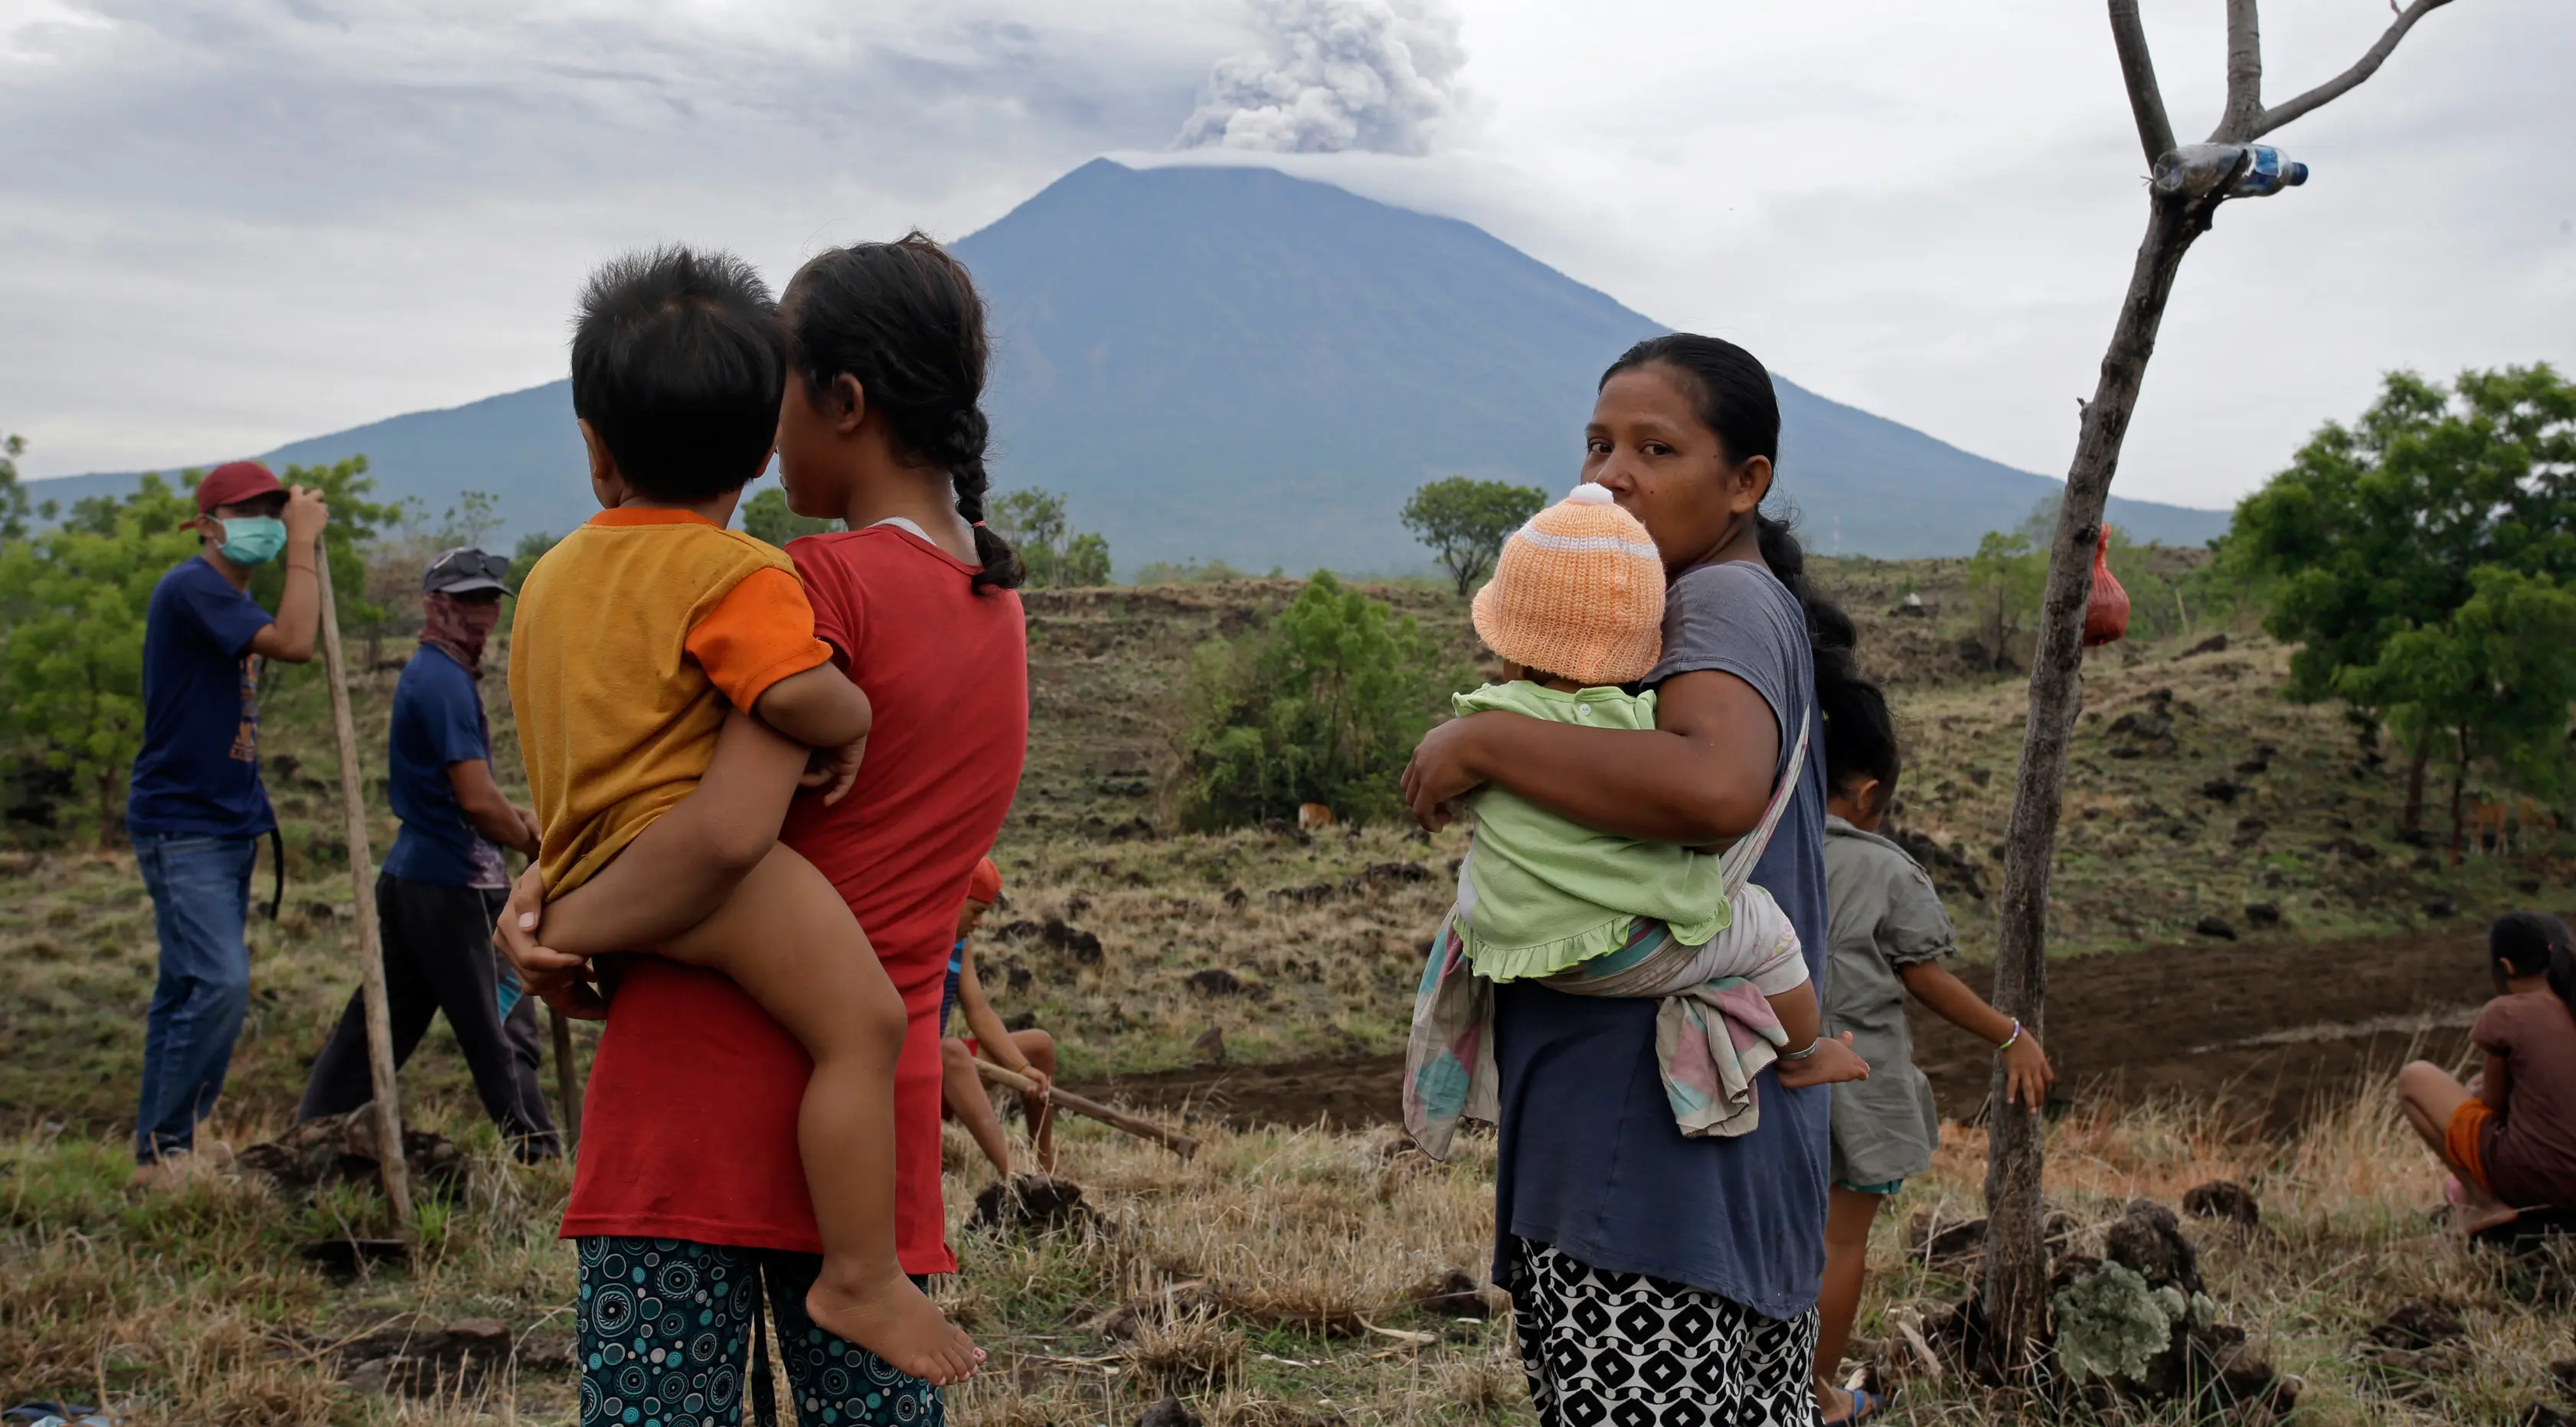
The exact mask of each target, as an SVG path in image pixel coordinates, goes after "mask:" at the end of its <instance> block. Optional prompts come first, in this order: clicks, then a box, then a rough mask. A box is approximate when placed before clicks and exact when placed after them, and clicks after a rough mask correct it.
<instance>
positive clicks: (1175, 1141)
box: [975, 1059, 1199, 1159]
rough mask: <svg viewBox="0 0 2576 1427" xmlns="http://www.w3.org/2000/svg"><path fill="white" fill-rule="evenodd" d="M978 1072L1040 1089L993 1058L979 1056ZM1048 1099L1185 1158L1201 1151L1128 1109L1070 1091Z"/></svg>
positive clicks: (1000, 1082) (1018, 1087) (994, 1079)
mask: <svg viewBox="0 0 2576 1427" xmlns="http://www.w3.org/2000/svg"><path fill="white" fill-rule="evenodd" d="M975 1073H976V1074H977V1075H980V1076H982V1077H984V1078H985V1079H986V1080H989V1081H992V1082H993V1083H994V1084H996V1085H1005V1086H1008V1087H1010V1088H1011V1089H1013V1090H1018V1091H1022V1092H1026V1091H1030V1090H1035V1089H1037V1088H1038V1087H1037V1082H1035V1081H1033V1080H1031V1079H1029V1078H1028V1077H1027V1076H1025V1075H1022V1074H1020V1073H1019V1072H1018V1071H1015V1070H1004V1069H1003V1068H1002V1067H1000V1066H998V1065H995V1064H994V1063H993V1062H991V1061H989V1060H983V1059H978V1060H977V1061H976V1062H975ZM1047 1099H1048V1100H1049V1101H1051V1102H1053V1104H1054V1105H1055V1107H1056V1108H1057V1109H1059V1110H1070V1111H1072V1112H1073V1113H1074V1114H1077V1115H1080V1116H1082V1117H1083V1118H1084V1119H1086V1120H1098V1121H1099V1122H1100V1123H1102V1124H1104V1125H1107V1126H1109V1127H1110V1128H1111V1129H1113V1130H1125V1131H1126V1132H1127V1133H1129V1134H1131V1135H1134V1136H1135V1137H1136V1138H1138V1139H1140V1140H1152V1141H1153V1142H1154V1143H1156V1144H1158V1145H1161V1146H1163V1147H1164V1148H1165V1149H1168V1150H1170V1151H1172V1152H1173V1153H1174V1154H1177V1155H1179V1156H1180V1157H1181V1158H1183V1159H1188V1158H1189V1157H1190V1156H1192V1155H1194V1154H1197V1153H1198V1152H1199V1142H1198V1140H1197V1139H1195V1138H1193V1137H1192V1136H1189V1135H1185V1134H1183V1133H1181V1132H1180V1131H1178V1130H1175V1129H1171V1128H1168V1127H1166V1126H1163V1125H1157V1124H1155V1123H1154V1122H1153V1121H1151V1120H1141V1119H1138V1118H1137V1117H1135V1116H1134V1115H1130V1114H1128V1113H1127V1112H1125V1111H1124V1110H1112V1109H1110V1108H1109V1107H1108V1106H1106V1105H1103V1104H1101V1103H1100V1102H1099V1101H1097V1100H1087V1099H1084V1098H1083V1097H1082V1096H1079V1095H1076V1094H1074V1093H1073V1092H1072V1091H1070V1090H1050V1091H1048V1092H1047Z"/></svg>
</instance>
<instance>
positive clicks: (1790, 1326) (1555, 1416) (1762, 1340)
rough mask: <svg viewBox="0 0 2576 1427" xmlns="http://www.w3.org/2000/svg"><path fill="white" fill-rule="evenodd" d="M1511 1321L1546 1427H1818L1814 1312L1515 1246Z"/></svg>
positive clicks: (1529, 1245)
mask: <svg viewBox="0 0 2576 1427" xmlns="http://www.w3.org/2000/svg"><path fill="white" fill-rule="evenodd" d="M1512 1243H1513V1250H1514V1254H1515V1257H1516V1260H1517V1262H1516V1264H1515V1266H1514V1269H1513V1272H1512V1273H1511V1275H1510V1277H1511V1280H1512V1281H1511V1282H1509V1283H1507V1284H1505V1285H1503V1286H1504V1287H1505V1288H1506V1289H1507V1290H1509V1291H1510V1293H1511V1295H1512V1322H1513V1326H1514V1327H1515V1329H1516V1330H1517V1331H1518V1334H1519V1337H1520V1347H1521V1367H1522V1369H1523V1370H1524V1371H1526V1372H1527V1373H1528V1374H1529V1384H1530V1401H1531V1403H1532V1404H1533V1405H1534V1406H1536V1407H1537V1409H1538V1420H1539V1427H1596V1424H1608V1427H1815V1424H1816V1421H1817V1416H1816V1393H1815V1384H1814V1382H1813V1380H1812V1378H1811V1376H1810V1374H1811V1373H1812V1372H1813V1371H1814V1364H1815V1360H1816V1314H1815V1310H1814V1309H1809V1310H1808V1311H1807V1312H1805V1313H1802V1314H1800V1315H1798V1316H1797V1317H1795V1318H1791V1319H1788V1320H1786V1321H1782V1320H1780V1319H1776V1318H1765V1317H1763V1316H1762V1315H1761V1314H1759V1313H1756V1312H1754V1311H1753V1310H1752V1309H1750V1308H1747V1307H1745V1306H1744V1305H1743V1304H1741V1303H1736V1302H1733V1301H1731V1300H1729V1299H1725V1298H1720V1297H1719V1296H1717V1295H1716V1294H1714V1293H1710V1292H1707V1291H1705V1290H1703V1289H1697V1288H1689V1287H1685V1286H1684V1285H1681V1284H1678V1283H1672V1282H1668V1281H1667V1280H1664V1279H1660V1278H1651V1277H1648V1276H1647V1275H1645V1274H1638V1273H1615V1272H1612V1271H1610V1270H1608V1269H1597V1268H1593V1267H1591V1266H1590V1265H1588V1264H1584V1263H1580V1262H1577V1261H1576V1260H1574V1259H1572V1258H1568V1257H1567V1256H1566V1255H1564V1254H1562V1253H1560V1252H1558V1251H1557V1249H1556V1246H1555V1245H1553V1244H1542V1243H1537V1242H1534V1241H1532V1240H1529V1239H1514V1240H1513V1241H1512Z"/></svg>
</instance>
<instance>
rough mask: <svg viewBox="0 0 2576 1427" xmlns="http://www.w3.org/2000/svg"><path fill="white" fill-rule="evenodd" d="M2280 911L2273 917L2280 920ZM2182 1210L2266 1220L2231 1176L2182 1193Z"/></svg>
mask: <svg viewBox="0 0 2576 1427" xmlns="http://www.w3.org/2000/svg"><path fill="white" fill-rule="evenodd" d="M2278 919H2279V917H2278V915H2277V914H2275V916H2274V920H2276V921H2277V920H2278ZM2182 1212H2184V1213H2186V1214H2189V1215H2190V1216H2192V1217H2193V1218H2195V1219H2225V1220H2227V1221H2229V1222H2230V1223H2234V1224H2241V1225H2243V1226H2244V1227H2246V1228H2248V1229H2251V1228H2255V1227H2257V1226H2259V1225H2260V1224H2261V1223H2262V1222H2263V1205H2262V1203H2261V1202H2260V1201H2259V1200H2257V1199H2255V1197H2254V1191H2252V1190H2250V1189H2247V1188H2246V1187H2245V1186H2244V1185H2242V1184H2239V1183H2237V1182H2236V1181H2234V1180H2232V1179H2213V1180H2211V1181H2210V1182H2209V1183H2207V1184H2202V1185H2196V1186H2194V1187H2193V1188H2192V1189H2190V1190H2189V1191H2187V1192H2185V1193H2184V1195H2183V1196H2182Z"/></svg>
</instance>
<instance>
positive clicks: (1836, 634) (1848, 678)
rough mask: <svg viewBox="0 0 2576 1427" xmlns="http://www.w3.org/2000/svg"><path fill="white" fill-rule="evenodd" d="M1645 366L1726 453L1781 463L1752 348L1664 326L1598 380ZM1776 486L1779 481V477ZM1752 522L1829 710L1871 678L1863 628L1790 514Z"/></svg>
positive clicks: (1765, 385) (1776, 422) (1766, 384)
mask: <svg viewBox="0 0 2576 1427" xmlns="http://www.w3.org/2000/svg"><path fill="white" fill-rule="evenodd" d="M1640 367H1662V368H1663V369H1665V370H1666V371H1668V372H1670V373H1672V374H1673V375H1674V376H1676V377H1679V378H1680V379H1681V381H1682V387H1683V389H1684V390H1685V391H1687V392H1689V393H1690V394H1691V395H1692V396H1693V397H1694V398H1696V403H1695V404H1696V405H1697V407H1698V410H1699V419H1700V424H1702V425H1704V426H1706V427H1707V428H1708V429H1709V430H1711V431H1713V432H1715V433H1717V439H1718V444H1719V445H1721V446H1722V447H1724V448H1725V452H1726V455H1727V457H1728V459H1730V460H1733V461H1735V462H1737V463H1738V464H1741V463H1743V462H1745V461H1749V460H1752V459H1753V458H1754V457H1756V456H1760V457H1762V458H1763V459H1765V460H1767V461H1770V462H1771V463H1772V464H1773V465H1774V466H1775V467H1776V466H1777V465H1778V464H1779V461H1780V398H1779V394H1778V393H1777V392H1775V391H1773V390H1772V387H1771V373H1770V372H1769V371H1767V370H1765V369H1764V368H1763V365H1762V362H1761V360H1760V359H1759V358H1757V357H1755V356H1754V355H1753V354H1752V353H1751V352H1748V351H1746V350H1744V349H1743V348H1742V347H1739V346H1737V345H1735V344H1734V343H1733V342H1729V341H1725V340H1723V339H1721V338H1717V337H1701V336H1695V335H1693V334H1691V333H1688V332H1671V333H1666V334H1665V335H1663V336H1661V337H1649V338H1647V339H1646V340H1645V341H1643V342H1639V343H1638V344H1637V345H1635V346H1633V347H1630V348H1629V349H1628V350H1627V351H1625V352H1622V353H1620V355H1619V360H1617V361H1615V362H1612V363H1611V364H1610V369H1609V370H1608V371H1605V372H1603V373H1602V374H1601V382H1600V384H1601V385H1602V386H1608V385H1609V384H1610V379H1611V378H1612V377H1615V376H1617V375H1619V374H1620V373H1622V372H1627V371H1634V370H1636V369H1638V368H1640ZM1772 488H1773V489H1774V490H1777V489H1778V488H1779V487H1778V485H1777V483H1776V481H1775V483H1774V485H1773V487H1772ZM1753 529H1754V535H1755V537H1756V539H1757V540H1758V541H1759V543H1760V545H1761V548H1762V563H1764V564H1765V565H1768V566H1770V567H1771V573H1772V574H1773V575H1774V576H1776V577H1778V579H1779V581H1780V583H1781V584H1783V585H1786V586H1788V588H1789V593H1790V594H1792V595H1795V596H1797V598H1798V607H1799V608H1800V609H1801V610H1803V611H1805V613H1806V621H1807V644H1808V646H1809V648H1811V649H1812V650H1813V651H1814V653H1815V664H1816V703H1817V706H1818V707H1819V708H1822V709H1824V710H1826V711H1827V712H1828V714H1831V713H1832V712H1833V711H1835V710H1837V709H1840V708H1843V707H1845V706H1846V705H1848V704H1850V703H1851V701H1852V700H1853V699H1854V698H1855V697H1857V692H1856V687H1855V686H1859V685H1867V684H1869V681H1868V680H1866V679H1864V678H1862V677H1861V672H1860V658H1859V655H1858V653H1857V647H1858V645H1859V643H1860V631H1859V629H1858V627H1857V626H1855V625H1854V624H1853V623H1852V618H1851V616H1850V615H1849V614H1846V613H1844V612H1843V608H1842V606H1840V605H1838V604H1835V603H1834V602H1833V601H1832V600H1831V599H1829V598H1827V597H1826V596H1825V594H1824V592H1823V591H1821V590H1818V589H1817V588H1816V587H1815V585H1814V584H1813V583H1812V582H1811V581H1810V580H1809V579H1808V578H1807V552H1806V550H1805V549H1804V548H1803V547H1802V546H1800V545H1799V543H1798V536H1797V534H1796V531H1795V529H1794V527H1793V525H1792V522H1791V521H1789V520H1786V519H1773V518H1772V517H1770V516H1767V515H1764V514H1762V513H1761V512H1760V511H1759V510H1756V511H1755V512H1754V514H1753ZM1871 688H1872V690H1873V692H1874V691H1875V686H1874V685H1873V686H1871ZM1889 781H1893V780H1889Z"/></svg>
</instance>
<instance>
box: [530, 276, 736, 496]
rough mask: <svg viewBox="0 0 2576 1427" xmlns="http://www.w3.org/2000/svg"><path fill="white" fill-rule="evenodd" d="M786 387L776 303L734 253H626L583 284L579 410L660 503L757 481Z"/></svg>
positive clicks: (575, 379)
mask: <svg viewBox="0 0 2576 1427" xmlns="http://www.w3.org/2000/svg"><path fill="white" fill-rule="evenodd" d="M786 382H787V354H786V352H785V351H784V350H783V348H782V346H781V344H780V342H779V340H778V304H776V303H775V302H773V301H771V300H770V296H769V284H767V283H765V282H762V281H761V280H760V274H759V273H757V272H755V271H753V270H752V266H751V264H749V263H746V262H744V261H743V260H742V259H740V258H738V257H735V256H734V255H733V254H731V253H726V252H693V251H691V250H690V249H687V248H656V249H653V250H652V251H650V252H637V253H628V254H625V255H624V256H622V257H616V258H611V259H609V260H608V261H607V262H605V263H602V264H600V265H599V267H598V269H597V270H595V271H594V272H592V273H591V275H590V280H589V281H588V282H586V283H584V284H582V289H581V315H580V316H579V317H578V318H577V319H576V320H575V323H574V326H573V334H572V410H573V414H574V415H575V416H578V417H580V418H581V419H582V420H584V421H587V422H589V423H590V429H591V430H592V431H594V432H596V433H598V436H599V439H600V441H601V442H602V443H603V444H604V445H606V446H607V447H608V453H609V454H610V455H612V456H614V457H616V458H617V470H618V473H619V474H620V475H623V476H624V477H625V478H626V480H627V482H628V484H630V485H632V486H634V487H635V488H636V489H637V490H639V491H642V492H643V493H644V494H645V495H647V496H650V497H652V498H653V499H655V500H670V501H698V500H709V499H713V498H714V497H716V496H720V495H723V494H724V493H725V492H727V491H730V490H739V489H741V488H742V487H743V486H744V485H745V484H747V483H749V482H750V481H752V480H754V479H756V478H758V477H759V475H760V468H761V467H762V466H763V465H764V464H766V463H767V462H768V460H769V448H770V444H771V443H772V442H773V441H775V440H777V438H778V397H779V393H780V392H781V391H783V390H784V389H785V387H786Z"/></svg>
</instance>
